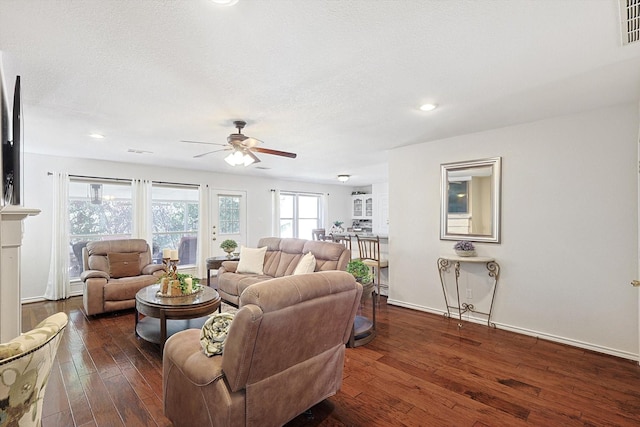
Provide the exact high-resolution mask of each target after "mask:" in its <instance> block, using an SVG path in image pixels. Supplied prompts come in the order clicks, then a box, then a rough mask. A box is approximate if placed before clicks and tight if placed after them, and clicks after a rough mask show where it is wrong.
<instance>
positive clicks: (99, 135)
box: [89, 133, 104, 139]
mask: <svg viewBox="0 0 640 427" xmlns="http://www.w3.org/2000/svg"><path fill="white" fill-rule="evenodd" d="M89 136H90V137H91V138H95V139H104V135H101V134H99V133H90V134H89Z"/></svg>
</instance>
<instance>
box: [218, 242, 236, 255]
mask: <svg viewBox="0 0 640 427" xmlns="http://www.w3.org/2000/svg"><path fill="white" fill-rule="evenodd" d="M237 247H238V243H237V242H236V241H235V240H233V239H227V240H225V241H223V242H222V243H220V248H222V250H223V251H225V252H226V253H228V254H230V253H231V252H233V251H234V250H235V249H236V248H237Z"/></svg>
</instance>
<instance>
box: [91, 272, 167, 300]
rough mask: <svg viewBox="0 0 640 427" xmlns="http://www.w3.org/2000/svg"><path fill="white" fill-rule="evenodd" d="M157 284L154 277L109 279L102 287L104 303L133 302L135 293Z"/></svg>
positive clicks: (156, 279)
mask: <svg viewBox="0 0 640 427" xmlns="http://www.w3.org/2000/svg"><path fill="white" fill-rule="evenodd" d="M157 282H158V278H157V277H156V276H133V277H123V278H121V279H111V280H109V281H108V282H107V283H106V284H105V285H104V290H103V300H104V301H122V300H133V301H135V297H136V293H137V292H138V291H139V290H140V289H142V288H144V287H145V286H149V285H153V284H154V283H157Z"/></svg>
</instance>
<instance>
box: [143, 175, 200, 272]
mask: <svg viewBox="0 0 640 427" xmlns="http://www.w3.org/2000/svg"><path fill="white" fill-rule="evenodd" d="M151 198H152V201H151V211H152V216H153V222H152V224H153V242H152V254H153V255H152V256H153V260H154V263H156V264H161V263H162V249H177V250H178V258H180V263H179V265H193V264H195V263H196V260H197V254H196V251H197V247H198V217H199V202H198V200H199V195H198V188H197V187H190V186H176V185H166V184H163V185H161V184H153V188H152V191H151Z"/></svg>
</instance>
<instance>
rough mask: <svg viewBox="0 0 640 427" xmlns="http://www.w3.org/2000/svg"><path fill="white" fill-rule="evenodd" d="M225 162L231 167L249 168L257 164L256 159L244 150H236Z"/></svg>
mask: <svg viewBox="0 0 640 427" xmlns="http://www.w3.org/2000/svg"><path fill="white" fill-rule="evenodd" d="M224 161H225V162H227V163H228V164H230V165H231V166H239V165H244V166H249V165H251V164H253V163H254V162H255V159H254V158H253V157H251V156H250V155H249V154H247V153H245V152H243V151H242V150H235V151H234V152H233V153H231V154H229V155H228V156H227V157H225V158H224Z"/></svg>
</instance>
